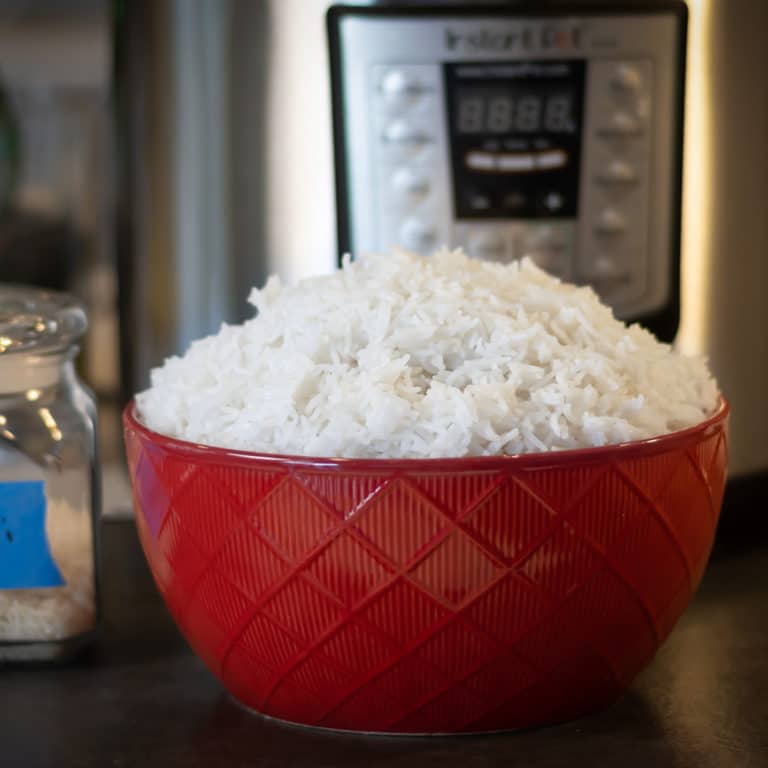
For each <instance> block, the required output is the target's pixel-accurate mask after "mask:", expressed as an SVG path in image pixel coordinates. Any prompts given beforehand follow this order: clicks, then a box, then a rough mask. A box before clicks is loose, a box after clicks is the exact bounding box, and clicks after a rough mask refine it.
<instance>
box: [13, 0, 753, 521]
mask: <svg viewBox="0 0 768 768" xmlns="http://www.w3.org/2000/svg"><path fill="white" fill-rule="evenodd" d="M358 4H359V5H377V4H378V5H386V3H374V2H371V3H358ZM401 4H403V3H401ZM443 4H444V5H450V4H451V3H443ZM500 4H501V5H510V6H515V5H517V4H516V3H500ZM328 5H329V3H328V2H324V1H322V0H218V1H217V2H210V1H209V0H155V1H154V2H150V1H148V0H135V1H132V2H128V1H127V0H122V1H121V0H113V1H112V2H108V1H107V0H67V1H64V0H61V1H59V2H57V1H56V0H47V1H46V0H3V1H2V3H0V281H2V282H10V283H28V284H35V285H40V286H47V287H50V288H55V289H62V290H68V291H71V292H73V293H75V294H77V295H78V296H79V297H80V298H81V299H82V300H83V301H84V302H85V304H86V307H87V310H88V314H89V318H90V327H89V330H88V333H87V336H86V338H85V339H84V342H83V346H82V352H81V358H80V366H81V374H82V376H83V378H84V379H85V380H86V381H87V383H88V384H89V385H90V386H91V387H92V388H93V389H94V390H95V392H96V395H97V397H98V400H99V404H100V424H101V427H100V429H101V433H102V434H101V446H102V462H103V466H104V469H105V504H104V507H105V511H106V513H107V514H120V513H125V512H126V511H128V510H129V508H130V500H129V493H128V486H127V481H126V479H125V472H124V466H123V459H122V446H121V437H120V423H119V414H120V411H121V408H122V407H123V405H124V404H125V402H127V400H128V398H129V397H130V396H131V395H132V393H134V392H135V391H137V390H139V389H141V388H143V387H145V386H146V385H147V383H148V373H149V370H150V369H151V367H152V366H155V365H158V364H159V363H161V362H162V360H163V359H164V358H165V357H167V356H168V355H170V354H175V353H178V352H182V351H183V350H184V349H185V348H186V346H187V344H188V343H189V341H190V340H192V339H193V338H196V337H198V336H201V335H203V334H206V333H210V332H213V331H215V330H217V328H218V327H219V325H220V323H221V322H222V321H229V322H236V321H240V320H242V319H243V318H244V317H246V316H248V315H249V309H248V306H247V304H246V301H245V300H246V296H247V294H248V291H249V289H250V286H252V285H256V284H260V283H262V282H263V281H264V279H265V278H266V276H267V275H268V274H270V273H273V272H277V273H279V274H280V275H281V276H282V277H284V278H286V279H295V278H298V277H301V276H304V275H307V274H313V273H318V272H323V271H330V270H332V269H334V268H335V265H336V263H337V258H338V241H337V222H336V205H335V196H334V175H333V174H334V142H333V134H332V126H331V112H332V101H331V86H330V71H329V63H328V49H327V40H326V33H325V20H324V19H325V11H326V9H327V7H328ZM411 5H417V6H429V5H430V3H429V2H420V3H411ZM453 5H456V6H465V5H466V6H469V5H472V3H471V2H463V3H453ZM538 5H541V7H542V8H549V7H550V4H549V3H546V2H542V3H539V4H538ZM557 5H558V7H560V8H561V9H562V13H563V14H564V15H566V16H567V14H568V13H569V8H568V6H569V5H570V6H573V7H576V6H578V3H569V2H568V1H567V0H563V2H560V3H558V4H557ZM604 5H605V6H606V9H610V10H611V12H617V9H619V10H620V6H622V5H625V4H622V3H621V2H605V3H604ZM664 5H665V3H664V2H663V0H660V2H659V6H664ZM536 6H537V3H536V2H529V3H527V4H526V7H527V8H528V9H530V8H532V7H533V8H535V7H536ZM688 10H689V20H688V37H687V43H688V45H687V68H686V73H685V78H686V96H685V132H684V142H683V156H684V166H683V204H682V214H681V217H680V221H679V222H678V223H679V225H680V229H681V239H682V250H681V265H680V281H679V286H678V285H675V286H674V292H675V296H674V297H673V298H674V299H675V303H676V304H677V305H678V309H679V317H680V322H679V327H678V329H677V334H676V337H675V343H676V344H677V345H678V346H679V347H680V348H681V349H682V350H684V351H685V352H690V353H697V354H704V355H706V356H708V357H709V359H710V362H711V366H712V368H713V370H714V373H715V375H716V376H717V378H718V380H719V381H720V383H721V386H722V389H723V391H724V392H725V394H726V396H727V397H728V398H729V399H730V401H731V404H732V408H733V415H732V421H731V435H732V449H731V477H732V480H731V483H730V486H729V491H728V495H727V500H726V507H725V512H724V521H725V520H726V519H727V518H728V515H730V516H731V519H736V512H735V511H734V512H729V507H730V508H732V509H733V510H742V511H743V510H746V509H752V510H753V512H754V509H755V508H758V509H760V508H762V509H765V508H766V506H765V499H766V498H768V493H767V491H766V488H767V487H768V437H766V435H768V398H766V397H765V380H766V376H768V302H766V301H765V300H764V296H765V294H766V292H767V291H768V215H766V210H765V207H766V203H765V201H766V200H768V142H766V140H765V139H766V136H768V87H767V86H766V73H767V72H768V48H767V47H766V46H765V44H764V41H765V39H766V38H767V37H768V2H765V0H728V2H725V0H689V2H688ZM761 505H762V506H761ZM763 524H764V523H763Z"/></svg>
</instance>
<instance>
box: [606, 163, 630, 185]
mask: <svg viewBox="0 0 768 768" xmlns="http://www.w3.org/2000/svg"><path fill="white" fill-rule="evenodd" d="M600 180H601V181H605V182H609V183H612V184H633V183H635V182H636V181H637V171H636V170H635V167H634V166H633V165H632V164H631V163H627V162H625V161H624V160H612V161H611V162H610V163H609V164H608V167H607V168H606V169H605V170H604V171H603V172H602V173H601V174H600Z"/></svg>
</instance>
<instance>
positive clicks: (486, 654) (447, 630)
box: [418, 619, 501, 680]
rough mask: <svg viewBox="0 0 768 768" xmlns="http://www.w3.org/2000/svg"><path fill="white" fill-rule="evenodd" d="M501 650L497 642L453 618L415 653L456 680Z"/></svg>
mask: <svg viewBox="0 0 768 768" xmlns="http://www.w3.org/2000/svg"><path fill="white" fill-rule="evenodd" d="M457 649H459V651H458V653H457ZM500 651H501V646H500V645H499V643H497V642H495V641H494V640H492V639H491V638H489V637H488V635H486V634H483V633H481V632H478V631H477V630H476V629H473V628H472V626H471V625H469V624H466V623H465V622H463V621H461V620H460V619H455V620H454V621H452V622H451V623H450V624H448V626H446V627H444V628H443V629H440V630H439V631H438V632H437V633H436V634H434V635H433V636H432V637H431V638H430V639H429V640H428V641H427V642H426V643H424V644H423V645H422V646H421V647H420V648H419V651H418V653H419V656H420V657H421V658H423V659H426V660H427V661H429V662H430V664H432V665H433V666H435V667H437V669H439V670H440V671H441V672H444V673H445V674H446V675H447V676H448V677H450V678H452V679H454V680H457V679H459V678H462V677H464V676H465V675H467V674H468V673H469V672H471V671H473V670H475V669H477V668H478V667H481V666H482V665H483V664H484V663H485V662H486V661H487V660H488V659H490V658H493V656H494V654H497V653H499V652H500Z"/></svg>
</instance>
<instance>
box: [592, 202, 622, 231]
mask: <svg viewBox="0 0 768 768" xmlns="http://www.w3.org/2000/svg"><path fill="white" fill-rule="evenodd" d="M626 226H627V223H626V221H625V219H624V216H622V214H621V213H619V212H618V211H617V210H615V209H614V208H605V209H604V210H603V211H601V212H600V216H599V218H598V220H597V230H598V232H603V233H605V234H609V235H615V234H618V233H620V232H623V231H624V230H625V229H626Z"/></svg>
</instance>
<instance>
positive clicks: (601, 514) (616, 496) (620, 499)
mask: <svg viewBox="0 0 768 768" xmlns="http://www.w3.org/2000/svg"><path fill="white" fill-rule="evenodd" d="M607 501H610V503H606V502H607ZM651 507H652V504H651V502H650V501H649V500H648V499H647V498H645V497H644V496H643V495H642V494H641V493H640V492H639V491H638V490H637V489H636V487H635V485H634V484H633V483H632V482H630V481H629V480H628V479H627V478H626V477H625V476H624V475H623V474H622V473H621V472H619V471H617V470H614V469H611V470H609V471H608V472H606V473H605V474H604V475H602V476H601V477H600V479H599V480H598V481H597V482H596V483H595V484H594V485H593V486H592V487H591V488H590V489H589V491H587V493H586V494H585V495H584V496H582V497H581V499H580V500H579V501H578V502H577V503H576V505H575V506H574V507H573V508H572V509H571V511H570V512H569V515H568V521H569V523H570V524H571V525H572V526H573V528H574V529H575V530H576V531H577V532H578V533H579V534H580V535H581V536H585V537H587V539H588V541H589V542H590V543H591V544H593V545H594V546H597V547H598V548H599V549H600V550H601V551H603V552H605V551H608V550H609V549H610V548H611V547H612V546H613V545H614V543H615V542H616V541H617V540H618V539H619V538H620V537H621V536H622V535H623V534H624V532H625V531H626V530H627V529H631V528H632V527H633V526H635V525H637V523H638V521H639V520H641V519H642V518H644V517H645V516H646V515H648V514H649V511H650V510H651Z"/></svg>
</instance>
